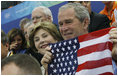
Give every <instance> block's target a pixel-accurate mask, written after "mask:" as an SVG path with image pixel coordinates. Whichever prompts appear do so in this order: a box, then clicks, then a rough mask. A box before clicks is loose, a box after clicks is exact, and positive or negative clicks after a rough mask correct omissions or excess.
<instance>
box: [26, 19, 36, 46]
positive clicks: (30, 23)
mask: <svg viewBox="0 0 118 76" xmlns="http://www.w3.org/2000/svg"><path fill="white" fill-rule="evenodd" d="M33 27H34V24H33V23H32V21H29V22H27V23H26V24H25V25H24V35H25V39H26V41H27V48H29V47H30V44H29V34H30V32H31V31H32V30H33Z"/></svg>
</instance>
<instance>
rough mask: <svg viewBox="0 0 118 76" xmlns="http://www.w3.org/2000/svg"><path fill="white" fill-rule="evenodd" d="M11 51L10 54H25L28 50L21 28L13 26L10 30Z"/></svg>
mask: <svg viewBox="0 0 118 76" xmlns="http://www.w3.org/2000/svg"><path fill="white" fill-rule="evenodd" d="M8 42H9V53H8V56H11V55H13V54H18V53H21V54H24V53H25V52H26V40H25V36H24V34H23V33H22V31H21V30H20V29H17V28H13V29H12V30H10V31H9V32H8Z"/></svg>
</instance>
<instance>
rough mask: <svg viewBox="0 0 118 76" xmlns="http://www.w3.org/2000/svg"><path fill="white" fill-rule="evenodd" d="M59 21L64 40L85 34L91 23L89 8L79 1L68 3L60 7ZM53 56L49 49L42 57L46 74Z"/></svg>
mask: <svg viewBox="0 0 118 76" xmlns="http://www.w3.org/2000/svg"><path fill="white" fill-rule="evenodd" d="M58 23H59V30H60V33H61V35H62V37H63V38H64V40H68V39H71V38H74V37H77V36H80V35H83V34H87V33H88V25H89V23H90V17H89V13H88V11H87V9H86V8H85V7H83V6H82V5H80V4H79V3H68V4H66V5H64V6H62V7H60V9H59V14H58ZM111 32H112V33H113V30H111ZM114 33H115V35H114V36H115V37H117V36H116V33H117V32H116V31H115V30H114ZM114 36H112V35H111V38H112V39H115V40H116V38H114ZM115 40H114V41H115ZM112 41H113V40H112ZM114 41H113V42H114ZM46 49H47V50H50V48H49V47H47V48H46ZM115 51H116V48H115ZM52 58H53V55H52V53H50V52H49V51H47V53H46V54H45V55H44V57H43V58H42V61H41V63H42V65H43V66H44V68H45V69H46V74H48V72H47V70H48V69H47V66H48V65H47V64H48V63H50V62H51V59H52Z"/></svg>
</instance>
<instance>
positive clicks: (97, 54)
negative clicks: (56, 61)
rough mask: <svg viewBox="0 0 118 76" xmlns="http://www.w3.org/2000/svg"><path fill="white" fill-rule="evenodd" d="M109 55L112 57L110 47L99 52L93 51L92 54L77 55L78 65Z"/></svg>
mask: <svg viewBox="0 0 118 76" xmlns="http://www.w3.org/2000/svg"><path fill="white" fill-rule="evenodd" d="M107 57H111V51H110V50H109V49H106V50H104V51H99V52H93V53H90V54H86V55H83V56H80V57H77V59H78V65H80V64H83V63H84V62H86V61H93V60H100V59H103V58H107Z"/></svg>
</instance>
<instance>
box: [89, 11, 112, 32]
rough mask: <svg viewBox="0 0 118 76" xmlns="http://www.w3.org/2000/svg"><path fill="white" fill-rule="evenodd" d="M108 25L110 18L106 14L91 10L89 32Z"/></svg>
mask: <svg viewBox="0 0 118 76" xmlns="http://www.w3.org/2000/svg"><path fill="white" fill-rule="evenodd" d="M108 27H110V20H109V19H108V17H107V16H105V15H102V14H98V13H95V12H91V15H90V24H89V26H88V30H89V32H93V31H97V30H101V29H105V28H108Z"/></svg>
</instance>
